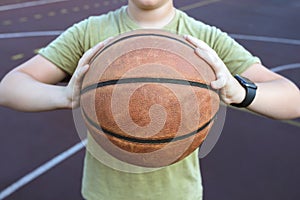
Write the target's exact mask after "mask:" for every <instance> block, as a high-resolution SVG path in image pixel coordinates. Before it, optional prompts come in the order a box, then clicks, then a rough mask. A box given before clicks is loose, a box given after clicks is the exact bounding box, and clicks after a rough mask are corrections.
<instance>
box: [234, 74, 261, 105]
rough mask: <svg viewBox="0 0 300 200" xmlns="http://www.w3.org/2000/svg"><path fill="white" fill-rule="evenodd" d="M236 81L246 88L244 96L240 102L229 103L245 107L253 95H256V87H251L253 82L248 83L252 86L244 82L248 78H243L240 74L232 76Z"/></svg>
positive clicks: (250, 101) (252, 98)
mask: <svg viewBox="0 0 300 200" xmlns="http://www.w3.org/2000/svg"><path fill="white" fill-rule="evenodd" d="M234 77H235V78H236V79H237V80H238V82H239V83H240V84H241V85H242V86H243V88H245V90H246V96H245V98H244V100H243V101H242V102H241V103H232V104H230V105H232V106H235V107H238V108H245V107H248V106H249V105H250V104H251V103H252V101H253V100H254V98H255V96H256V89H257V87H256V86H255V87H253V85H255V84H254V83H253V82H251V83H250V84H251V85H252V87H250V86H249V84H245V83H246V82H248V81H249V80H248V79H246V78H243V77H241V76H238V75H236V76H234Z"/></svg>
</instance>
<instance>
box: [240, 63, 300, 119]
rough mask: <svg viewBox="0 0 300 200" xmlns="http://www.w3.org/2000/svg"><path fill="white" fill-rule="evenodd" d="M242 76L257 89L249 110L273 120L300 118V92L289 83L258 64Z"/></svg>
mask: <svg viewBox="0 0 300 200" xmlns="http://www.w3.org/2000/svg"><path fill="white" fill-rule="evenodd" d="M258 72H259V73H258ZM242 75H243V76H245V77H247V78H249V79H250V80H252V81H253V82H255V83H256V85H257V87H258V89H257V96H256V98H255V99H254V101H253V102H252V104H250V105H249V107H248V109H249V110H251V111H254V112H256V113H260V114H263V115H266V116H269V117H272V118H275V119H291V118H297V117H300V91H299V89H298V88H297V86H296V85H295V84H293V83H292V82H291V81H289V80H288V79H286V78H284V77H282V76H280V75H278V74H276V73H274V72H272V71H270V70H268V69H266V68H265V67H264V66H262V65H260V64H255V65H252V66H251V67H249V68H248V69H247V70H246V71H245V72H244V73H242Z"/></svg>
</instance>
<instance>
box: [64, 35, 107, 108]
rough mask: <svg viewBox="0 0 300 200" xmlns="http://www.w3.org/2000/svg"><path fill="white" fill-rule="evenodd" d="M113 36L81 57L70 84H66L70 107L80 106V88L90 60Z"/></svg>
mask: <svg viewBox="0 0 300 200" xmlns="http://www.w3.org/2000/svg"><path fill="white" fill-rule="evenodd" d="M111 39H112V38H108V39H106V40H104V41H103V42H100V43H98V44H97V45H95V46H94V47H93V48H91V49H89V50H88V51H87V52H85V53H84V54H83V56H82V57H81V59H80V60H79V62H78V65H77V68H76V70H75V72H74V73H73V76H72V78H71V80H70V82H69V84H68V85H67V86H66V93H65V94H66V96H67V99H68V102H69V103H68V105H69V106H68V107H70V108H77V107H78V106H79V102H80V89H81V85H82V81H83V78H84V75H85V74H86V72H87V71H88V69H89V64H88V63H89V61H90V60H91V58H92V57H93V56H94V55H95V54H96V53H97V52H98V51H99V50H101V49H102V48H103V47H104V46H105V45H106V44H107V43H108V42H109V41H110V40H111Z"/></svg>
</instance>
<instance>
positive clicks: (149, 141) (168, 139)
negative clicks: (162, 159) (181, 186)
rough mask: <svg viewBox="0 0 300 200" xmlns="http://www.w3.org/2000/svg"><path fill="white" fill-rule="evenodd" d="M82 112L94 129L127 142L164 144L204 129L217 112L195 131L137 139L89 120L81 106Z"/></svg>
mask: <svg viewBox="0 0 300 200" xmlns="http://www.w3.org/2000/svg"><path fill="white" fill-rule="evenodd" d="M82 112H83V115H84V117H85V118H86V120H87V121H88V122H89V123H90V124H91V125H92V126H93V127H94V128H96V129H98V130H100V131H101V132H103V133H105V134H106V135H109V136H112V137H115V138H118V139H122V140H125V141H128V142H133V143H140V144H164V143H170V142H176V141H179V140H184V139H186V138H189V137H191V136H193V135H196V134H197V133H198V132H200V131H202V130H204V129H205V128H206V127H207V126H209V124H210V123H211V122H212V121H213V120H214V119H215V117H216V116H217V114H215V115H214V116H213V117H212V118H211V119H210V120H209V121H208V122H206V123H205V124H204V125H203V126H201V127H200V128H198V129H197V130H195V131H192V132H190V133H188V134H185V135H182V136H178V137H174V138H166V139H139V138H132V137H126V136H123V135H119V134H117V133H114V132H111V131H109V130H107V129H105V128H103V127H102V126H100V125H98V124H97V123H95V122H94V121H93V120H91V119H90V118H89V117H88V116H87V114H86V113H85V111H84V109H83V108H82Z"/></svg>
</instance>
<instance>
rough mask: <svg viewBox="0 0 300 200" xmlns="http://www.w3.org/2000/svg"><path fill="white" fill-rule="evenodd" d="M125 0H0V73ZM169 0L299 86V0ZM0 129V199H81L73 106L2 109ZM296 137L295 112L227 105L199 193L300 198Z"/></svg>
mask: <svg viewBox="0 0 300 200" xmlns="http://www.w3.org/2000/svg"><path fill="white" fill-rule="evenodd" d="M126 2H127V1H125V0H85V1H81V0H35V1H33V0H28V1H25V0H18V1H17V0H14V1H12V0H10V1H8V0H3V1H1V2H0V47H1V48H0V49H1V53H0V58H1V64H0V80H1V79H2V78H3V76H4V75H5V74H6V73H7V72H8V71H9V70H11V69H13V68H14V67H15V66H17V65H19V64H20V63H22V62H24V61H25V60H27V59H29V58H30V57H32V56H33V55H34V54H35V53H36V52H37V50H38V49H40V48H41V47H43V46H45V45H47V44H48V43H49V42H50V41H51V40H53V39H54V38H55V37H57V36H58V35H59V34H60V33H61V32H62V31H63V30H64V29H66V28H67V27H68V26H70V25H72V24H73V23H75V22H77V21H79V20H81V19H84V18H86V17H88V16H90V15H99V14H101V13H106V12H108V11H110V10H114V9H117V8H119V7H120V6H121V5H124V4H126ZM174 2H175V5H176V7H177V8H180V9H181V10H184V11H185V12H187V13H188V14H189V15H191V16H193V17H194V18H196V19H198V20H201V21H204V22H206V23H208V24H211V25H214V26H217V27H219V28H221V29H222V30H224V31H226V32H228V33H229V34H230V35H231V36H232V37H233V38H235V39H236V40H237V41H238V42H240V43H241V44H242V45H244V46H245V47H246V48H247V49H249V50H250V51H251V52H252V53H253V54H255V55H257V56H259V57H260V58H261V60H262V62H263V63H264V64H265V65H266V66H267V67H268V68H270V69H272V70H273V71H276V72H278V73H280V74H282V75H284V76H286V77H288V78H289V79H291V80H293V81H294V82H295V83H296V85H297V86H298V87H300V57H299V52H300V27H299V24H300V12H299V10H300V3H299V1H297V0H265V1H260V0H244V1H238V0H200V1H199V0H187V1H186V0H185V1H183V0H174ZM0 98H1V97H0ZM282 98H285V97H282ZM299 106H300V105H299ZM278 109H284V108H278ZM0 127H1V128H0V156H1V158H3V159H2V160H1V161H0V199H7V200H13V199H17V200H20V199H22V200H23V199H43V200H47V199H51V200H52V199H63V200H66V199H68V200H69V199H72V200H76V199H78V200H80V199H82V197H81V194H80V187H81V178H82V166H83V158H84V153H85V150H84V145H83V143H81V141H80V139H79V137H78V135H77V134H76V130H75V127H74V122H73V118H72V112H71V111H67V110H59V111H51V112H43V113H22V112H18V111H13V110H10V109H7V108H3V107H0ZM299 141H300V120H299V119H295V120H291V121H275V120H271V119H267V118H265V117H260V116H257V115H253V114H251V113H248V112H244V111H240V110H237V109H232V108H228V109H227V113H226V122H225V125H224V128H223V131H222V134H221V137H220V139H219V141H218V143H217V144H216V146H215V147H214V149H213V151H212V152H211V153H210V154H209V155H208V156H206V157H205V158H203V159H201V171H202V175H203V185H204V191H205V192H204V199H205V200H220V199H222V200H241V199H243V200H250V199H251V200H252V199H264V200H282V199H288V200H298V199H300V191H299V188H298V187H299V184H300V168H299V165H300V160H299V154H300V145H299V144H300V142H299Z"/></svg>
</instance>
